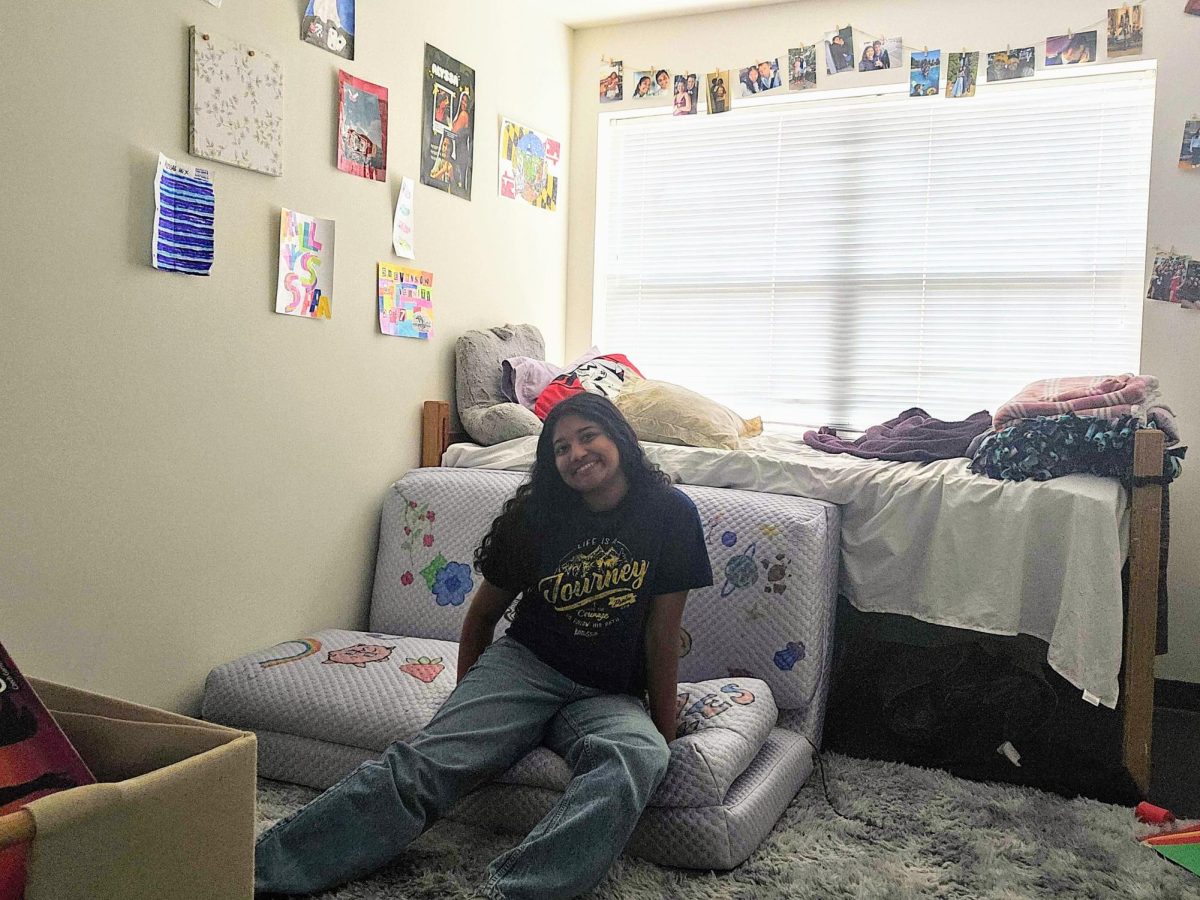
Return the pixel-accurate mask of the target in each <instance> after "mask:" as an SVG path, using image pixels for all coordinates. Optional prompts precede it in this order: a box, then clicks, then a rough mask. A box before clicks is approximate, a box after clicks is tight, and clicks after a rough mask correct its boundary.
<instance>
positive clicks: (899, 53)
mask: <svg viewBox="0 0 1200 900" xmlns="http://www.w3.org/2000/svg"><path fill="white" fill-rule="evenodd" d="M903 64H904V42H903V41H901V40H900V38H879V39H877V40H873V41H871V40H863V42H862V56H861V57H860V58H859V60H858V71H860V72H875V71H878V70H879V69H890V68H892V66H896V67H899V66H901V65H903Z"/></svg>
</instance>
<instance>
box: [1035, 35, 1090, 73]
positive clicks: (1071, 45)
mask: <svg viewBox="0 0 1200 900" xmlns="http://www.w3.org/2000/svg"><path fill="white" fill-rule="evenodd" d="M1095 61H1096V32H1094V31H1081V32H1079V33H1078V34H1058V35H1055V36H1054V37H1048V38H1046V65H1048V66H1073V65H1075V64H1076V63H1090V62H1095Z"/></svg>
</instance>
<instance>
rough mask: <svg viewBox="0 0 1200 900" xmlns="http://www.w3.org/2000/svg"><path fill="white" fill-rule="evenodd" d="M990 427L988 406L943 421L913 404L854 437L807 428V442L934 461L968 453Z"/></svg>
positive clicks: (828, 450)
mask: <svg viewBox="0 0 1200 900" xmlns="http://www.w3.org/2000/svg"><path fill="white" fill-rule="evenodd" d="M991 427H992V414H991V413H989V412H988V411H987V410H981V411H980V412H977V413H973V414H972V415H971V416H970V417H968V418H966V419H964V420H963V421H961V422H943V421H942V420H941V419H935V418H933V417H932V416H930V415H929V413H927V412H925V410H923V409H918V408H917V407H915V406H914V407H913V408H912V409H906V410H905V411H904V412H902V413H900V415H898V416H896V418H894V419H889V420H888V421H886V422H884V423H883V424H882V425H872V426H871V427H870V428H868V429H867V430H866V432H865V433H864V434H863V436H862V437H860V438H856V439H855V440H853V441H848V440H846V439H844V438H840V437H838V436H837V434H836V433H835V432H834V431H833V429H832V428H829V427H828V426H826V427H825V428H822V429H821V430H820V431H806V432H805V433H804V443H806V444H808V445H809V446H810V447H815V448H816V449H818V450H824V451H825V452H826V453H850V454H852V455H854V456H861V457H862V458H863V459H890V460H894V461H896V462H931V461H932V460H935V459H953V458H954V457H956V456H967V455H968V453H967V448H968V447H969V446H970V445H971V441H972V440H974V439H975V437H976V436H978V435H980V434H983V432H985V431H987V430H988V429H989V428H991Z"/></svg>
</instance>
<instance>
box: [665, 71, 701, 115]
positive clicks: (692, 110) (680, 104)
mask: <svg viewBox="0 0 1200 900" xmlns="http://www.w3.org/2000/svg"><path fill="white" fill-rule="evenodd" d="M699 99H700V80H699V77H698V76H697V75H695V74H694V73H693V74H690V75H676V76H675V93H674V96H673V97H672V98H671V104H672V105H673V106H674V107H675V108H674V109H673V110H671V115H673V116H694V115H695V114H696V105H697V101H698V100H699Z"/></svg>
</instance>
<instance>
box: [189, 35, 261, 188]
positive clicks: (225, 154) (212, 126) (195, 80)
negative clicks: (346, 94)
mask: <svg viewBox="0 0 1200 900" xmlns="http://www.w3.org/2000/svg"><path fill="white" fill-rule="evenodd" d="M191 45H192V61H191V98H190V103H189V104H188V107H189V116H188V152H189V153H191V154H193V155H194V156H202V157H204V158H205V159H212V160H216V161H217V162H223V163H228V164H229V165H231V166H240V167H241V168H243V169H253V170H254V171H255V172H262V173H263V174H266V175H282V174H283V66H281V65H280V64H279V63H278V62H276V60H275V59H274V58H273V57H272V56H271V55H270V54H269V53H266V52H265V51H263V50H258V49H255V48H253V47H251V46H249V45H248V44H244V43H242V42H241V41H235V40H233V39H231V38H225V37H221V35H219V34H215V33H213V32H211V31H205V30H203V29H198V28H196V27H194V26H193V27H192V29H191Z"/></svg>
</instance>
